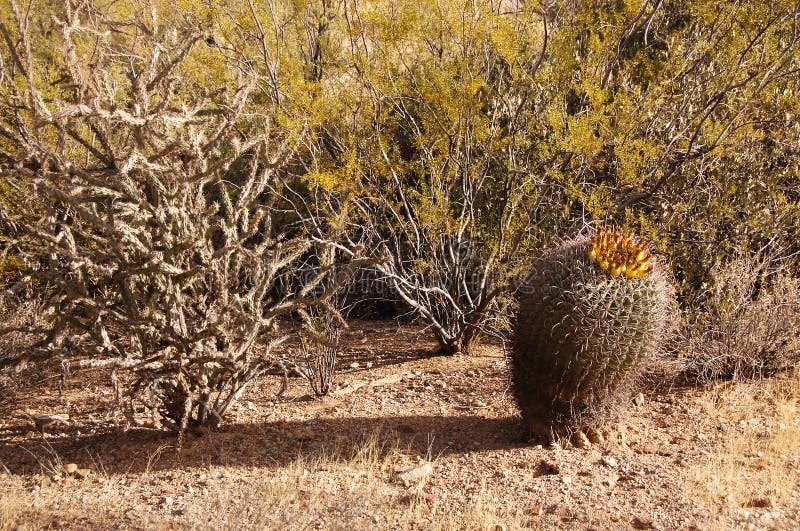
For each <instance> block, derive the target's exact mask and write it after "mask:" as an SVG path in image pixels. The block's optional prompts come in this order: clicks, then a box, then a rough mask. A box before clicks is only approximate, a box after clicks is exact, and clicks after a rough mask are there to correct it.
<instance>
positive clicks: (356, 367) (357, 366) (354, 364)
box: [350, 361, 361, 369]
mask: <svg viewBox="0 0 800 531" xmlns="http://www.w3.org/2000/svg"><path fill="white" fill-rule="evenodd" d="M359 367H361V365H360V364H359V363H358V362H357V361H354V362H353V363H351V364H350V368H351V369H358V368H359Z"/></svg>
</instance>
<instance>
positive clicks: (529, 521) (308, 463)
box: [0, 322, 800, 530]
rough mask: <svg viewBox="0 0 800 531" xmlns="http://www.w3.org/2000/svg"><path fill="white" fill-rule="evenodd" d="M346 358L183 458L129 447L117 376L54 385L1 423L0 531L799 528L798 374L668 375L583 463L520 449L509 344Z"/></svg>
mask: <svg viewBox="0 0 800 531" xmlns="http://www.w3.org/2000/svg"><path fill="white" fill-rule="evenodd" d="M345 344H346V346H345V348H344V349H343V353H342V355H341V357H340V360H339V367H340V369H339V372H338V373H337V375H336V385H335V388H334V390H333V391H332V392H331V394H330V395H329V396H327V397H325V398H324V399H318V398H316V397H314V396H313V395H310V394H309V393H310V389H309V385H308V383H307V382H306V381H304V380H303V379H301V378H292V379H290V381H289V387H288V389H287V390H286V391H285V392H284V393H283V394H281V395H280V396H276V391H277V390H278V389H279V388H280V382H281V379H280V378H278V377H273V376H268V377H265V378H264V379H262V380H261V381H259V382H258V384H257V385H254V386H252V387H250V388H249V389H248V392H247V393H246V394H245V396H244V397H243V399H242V400H241V401H240V402H239V403H238V405H237V406H236V407H235V409H234V410H233V412H232V413H231V415H230V417H229V418H228V419H227V422H226V423H225V424H224V425H222V426H221V427H220V428H219V429H216V430H204V431H200V432H197V431H195V432H192V433H190V434H187V435H186V438H185V441H184V443H183V447H182V449H181V450H180V451H179V452H178V451H176V448H175V445H176V439H175V437H174V435H170V434H168V433H164V432H161V431H158V430H154V429H146V428H130V429H126V426H125V423H124V421H123V418H122V417H121V415H120V414H119V413H118V412H117V410H116V409H115V407H114V393H113V391H112V388H111V386H110V384H109V382H108V377H107V376H108V375H107V374H104V373H102V372H99V371H83V372H73V373H71V374H70V375H69V376H68V377H67V378H66V379H64V381H63V382H62V381H61V378H60V377H59V376H58V375H56V374H52V375H50V374H45V373H43V374H42V375H41V376H40V378H38V379H37V380H36V381H35V382H34V385H31V386H29V387H27V388H26V389H25V391H24V392H23V393H22V394H21V395H20V396H18V397H17V399H18V401H17V404H14V405H13V408H12V410H13V411H12V413H11V414H10V416H6V417H5V418H0V529H2V530H8V529H51V528H52V529H344V528H347V529H399V528H402V529H489V530H507V529H522V528H532V529H631V528H633V529H663V530H672V529H797V528H798V527H800V415H798V407H800V375H799V374H798V373H793V374H782V375H779V376H776V377H772V378H769V379H763V380H760V381H748V382H720V383H716V384H714V385H712V386H706V387H698V386H692V385H677V384H675V383H674V382H673V381H670V379H669V378H668V377H665V376H664V375H663V373H664V372H665V371H664V370H661V369H659V367H658V363H659V362H655V364H654V367H651V370H650V371H649V374H648V375H647V376H645V377H643V378H642V379H641V381H640V382H639V385H640V389H638V390H637V392H636V393H635V394H634V400H631V403H630V404H629V407H628V408H627V409H626V410H625V412H624V413H623V414H621V415H620V417H619V418H618V419H617V420H616V421H615V422H612V423H609V425H608V426H607V427H606V428H604V429H603V430H601V432H602V435H603V438H602V440H600V441H596V442H595V443H593V444H589V445H583V446H584V447H582V448H575V447H569V446H568V445H566V444H564V445H561V444H558V443H555V444H551V443H548V442H547V441H538V440H525V439H524V437H523V435H522V430H521V428H520V421H519V417H518V413H517V410H516V407H515V405H514V401H513V399H512V397H511V394H510V390H509V387H508V381H509V379H508V373H507V371H508V369H507V361H506V355H505V353H504V350H503V348H502V346H501V345H497V344H485V345H481V346H480V347H479V349H478V352H477V353H476V354H474V355H471V356H460V355H456V356H450V357H447V356H432V355H431V354H430V353H431V352H432V351H433V350H434V346H435V345H434V342H433V341H432V338H431V337H429V335H428V334H427V333H426V331H425V330H423V329H421V328H419V327H416V326H412V325H402V326H401V325H397V324H396V323H394V322H379V323H375V322H360V323H355V324H353V325H352V326H351V329H350V331H348V332H347V334H346V342H345ZM662 369H663V367H662ZM638 391H640V392H641V394H638ZM41 414H47V415H68V416H69V418H68V420H66V421H65V422H55V423H53V424H52V425H49V426H45V425H42V423H41V422H39V423H37V422H34V420H33V419H34V418H35V416H36V415H41ZM75 469H77V470H75Z"/></svg>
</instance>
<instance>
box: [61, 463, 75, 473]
mask: <svg viewBox="0 0 800 531" xmlns="http://www.w3.org/2000/svg"><path fill="white" fill-rule="evenodd" d="M62 468H63V470H64V473H65V474H74V473H75V472H77V471H78V465H76V464H75V463H67V464H66V465H64V466H63V467H62Z"/></svg>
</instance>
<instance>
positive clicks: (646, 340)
mask: <svg viewBox="0 0 800 531" xmlns="http://www.w3.org/2000/svg"><path fill="white" fill-rule="evenodd" d="M671 301H672V290H671V288H670V284H669V282H668V281H667V279H666V277H665V275H664V273H663V271H662V269H661V268H660V267H658V264H657V263H656V261H655V260H654V259H653V258H652V256H651V254H650V252H649V250H648V247H647V244H646V243H644V242H642V241H641V240H639V239H638V238H636V237H635V236H634V235H633V234H631V233H623V232H622V231H619V230H615V229H612V228H603V229H600V230H598V231H596V232H595V233H594V234H592V235H590V236H581V237H578V238H576V239H573V240H571V241H567V242H564V243H562V244H561V245H559V246H557V247H554V248H552V249H551V250H549V251H548V252H546V253H545V254H544V255H543V256H542V258H541V260H539V261H538V263H537V266H536V267H535V268H534V271H533V272H532V274H531V275H530V277H529V279H528V281H527V282H526V283H525V285H524V286H523V288H522V289H521V293H520V296H519V313H518V317H517V321H516V324H515V337H514V353H513V360H512V361H513V363H512V365H513V374H512V376H513V383H514V391H515V396H516V398H517V401H518V403H519V405H520V409H521V410H522V414H523V417H524V419H525V421H526V423H527V425H528V426H529V427H530V428H531V429H532V430H533V431H539V430H540V429H542V428H544V429H549V428H550V427H552V426H553V425H556V424H568V425H574V426H576V427H579V426H581V425H586V426H588V425H591V424H592V423H594V422H595V421H596V419H598V418H599V415H600V414H601V413H602V412H603V411H604V410H605V409H607V407H608V406H609V405H610V403H611V402H612V400H613V399H614V398H615V397H617V396H618V395H619V392H620V390H621V388H622V387H623V384H624V383H625V381H626V379H627V378H628V377H630V375H631V374H633V373H634V372H635V370H636V369H638V368H639V367H640V366H641V364H642V362H643V360H645V359H646V358H647V357H648V356H650V355H652V354H653V353H654V352H655V351H656V350H657V349H658V347H659V341H660V339H661V337H662V336H663V333H664V331H665V327H666V324H667V322H668V319H669V313H670V308H671V307H672V302H671Z"/></svg>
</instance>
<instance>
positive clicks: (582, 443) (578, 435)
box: [572, 430, 592, 449]
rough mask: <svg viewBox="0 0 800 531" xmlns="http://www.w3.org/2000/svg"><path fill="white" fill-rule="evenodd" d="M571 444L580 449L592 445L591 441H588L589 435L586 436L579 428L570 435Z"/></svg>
mask: <svg viewBox="0 0 800 531" xmlns="http://www.w3.org/2000/svg"><path fill="white" fill-rule="evenodd" d="M572 444H573V445H574V446H575V447H576V448H581V449H585V448H591V446H592V443H591V442H590V441H589V437H587V436H586V434H585V433H583V431H581V430H578V431H577V432H575V433H574V434H573V435H572Z"/></svg>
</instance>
